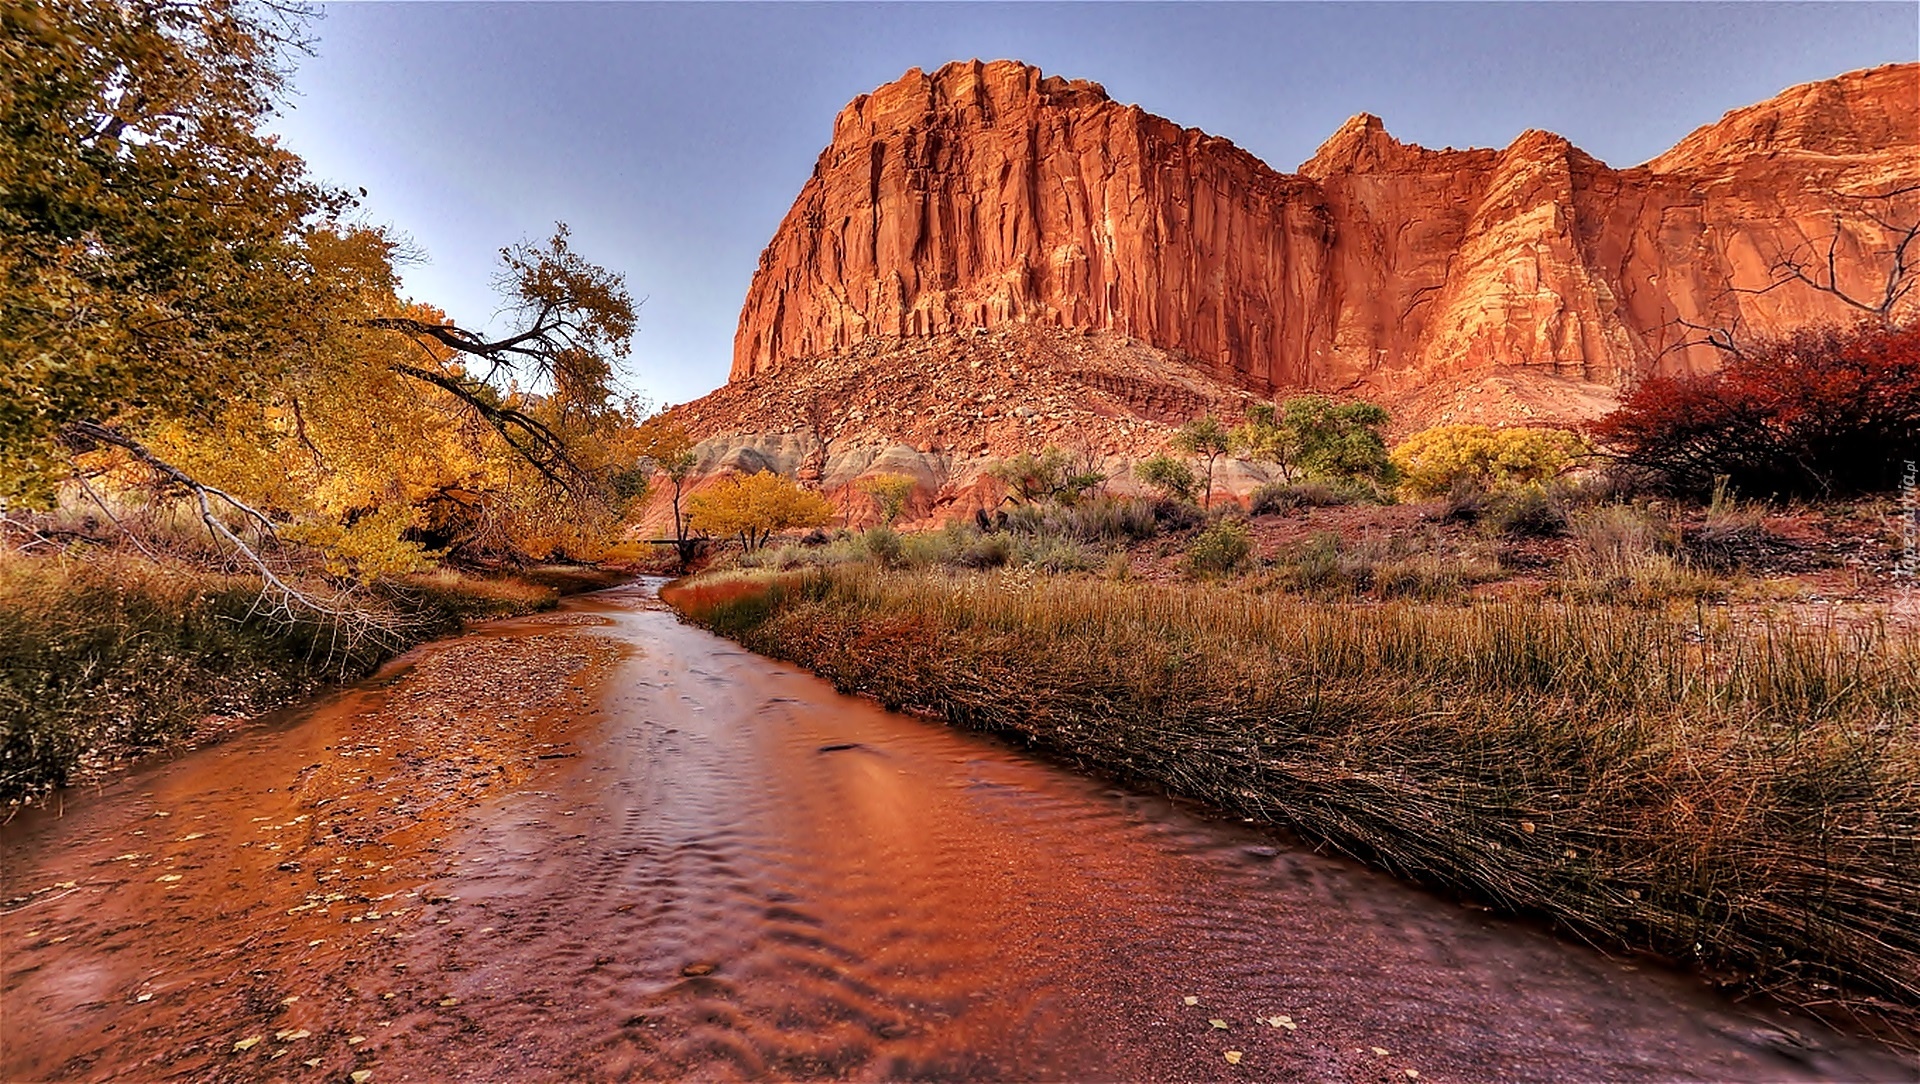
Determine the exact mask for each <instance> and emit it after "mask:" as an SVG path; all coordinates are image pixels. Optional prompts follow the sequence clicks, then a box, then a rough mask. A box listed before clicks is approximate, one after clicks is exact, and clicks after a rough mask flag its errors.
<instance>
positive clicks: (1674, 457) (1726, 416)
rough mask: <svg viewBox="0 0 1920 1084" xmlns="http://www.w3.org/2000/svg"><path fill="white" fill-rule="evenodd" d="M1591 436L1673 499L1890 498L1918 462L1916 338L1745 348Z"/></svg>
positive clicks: (1630, 407) (1814, 337) (1804, 338)
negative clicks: (1725, 495) (1719, 494)
mask: <svg viewBox="0 0 1920 1084" xmlns="http://www.w3.org/2000/svg"><path fill="white" fill-rule="evenodd" d="M1594 433H1595V435H1596V436H1598V437H1599V438H1600V439H1601V440H1602V441H1604V442H1606V443H1607V444H1610V445H1612V446H1614V447H1615V448H1616V449H1617V450H1618V452H1619V454H1620V455H1621V456H1622V457H1623V458H1624V460H1625V461H1626V462H1628V463H1630V464H1633V465H1635V466H1639V467H1643V468H1645V469H1647V470H1649V471H1651V472H1653V473H1655V474H1656V475H1658V476H1659V477H1660V478H1661V479H1662V480H1663V481H1664V483H1665V484H1666V485H1667V486H1668V487H1669V488H1670V489H1672V490H1674V491H1676V492H1685V493H1691V494H1695V495H1699V496H1705V495H1706V494H1708V493H1709V492H1711V491H1712V489H1713V486H1714V484H1715V482H1716V480H1717V479H1719V478H1721V477H1724V478H1725V479H1726V480H1727V482H1728V483H1729V484H1731V485H1732V487H1733V488H1734V489H1735V490H1737V491H1739V492H1741V493H1746V494H1749V495H1753V496H1790V495H1802V496H1820V497H1825V496H1832V495H1842V494H1853V493H1872V492H1885V491H1889V490H1892V489H1893V488H1894V487H1895V486H1896V485H1897V484H1898V482H1899V474H1900V469H1901V464H1902V462H1903V461H1904V460H1908V459H1920V326H1916V327H1909V328H1900V329H1886V328H1877V327H1864V326H1863V327H1858V328H1854V329H1850V330H1843V329H1838V328H1821V329H1816V330H1808V331H1803V332H1801V333H1799V334H1797V335H1794V336H1791V337H1789V338H1785V339H1780V340H1775V341H1771V342H1764V343H1759V344H1756V345H1753V346H1749V347H1746V348H1744V349H1743V350H1742V351H1741V353H1740V354H1739V355H1738V356H1735V357H1733V358H1732V359H1731V360H1730V361H1728V362H1727V364H1726V366H1725V367H1724V368H1723V369H1721V370H1720V371H1719V372H1718V373H1714V374H1712V375H1709V376H1694V377H1656V378H1654V379H1651V380H1647V381H1645V382H1643V383H1642V384H1640V386H1639V387H1637V388H1635V389H1634V391H1633V393H1632V394H1631V395H1630V396H1628V398H1627V401H1626V402H1625V403H1624V404H1622V406H1621V407H1620V409H1619V410H1617V411H1615V412H1614V413H1612V414H1609V415H1607V416H1606V417H1605V418H1602V419H1601V420H1600V421H1599V422H1597V423H1595V425H1594Z"/></svg>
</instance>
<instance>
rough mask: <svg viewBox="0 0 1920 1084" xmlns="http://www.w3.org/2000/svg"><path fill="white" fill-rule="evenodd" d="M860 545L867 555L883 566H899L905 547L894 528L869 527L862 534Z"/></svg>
mask: <svg viewBox="0 0 1920 1084" xmlns="http://www.w3.org/2000/svg"><path fill="white" fill-rule="evenodd" d="M860 544H861V545H863V546H865V547H866V549H867V553H868V554H869V555H870V556H872V557H873V559H874V560H876V561H878V562H880V563H881V564H883V565H888V566H892V565H897V564H899V563H900V554H901V553H902V551H903V549H904V547H903V546H902V545H901V543H900V532H899V531H896V530H894V529H893V528H892V527H884V526H883V527H869V528H867V529H866V530H865V531H862V532H861V533H860Z"/></svg>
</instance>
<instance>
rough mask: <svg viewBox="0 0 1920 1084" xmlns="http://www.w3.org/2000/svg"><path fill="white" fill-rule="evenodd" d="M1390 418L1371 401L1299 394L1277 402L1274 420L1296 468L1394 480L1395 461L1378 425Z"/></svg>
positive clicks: (1339, 476) (1328, 474) (1310, 472)
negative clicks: (1282, 401) (1276, 413)
mask: <svg viewBox="0 0 1920 1084" xmlns="http://www.w3.org/2000/svg"><path fill="white" fill-rule="evenodd" d="M1389 420H1391V416H1390V415H1388V413H1387V412H1386V410H1385V409H1383V408H1381V407H1378V406H1375V405H1374V404H1372V403H1367V402H1360V401H1353V402H1340V401H1338V400H1336V399H1332V398H1329V397H1328V396H1324V395H1300V396H1295V397H1293V398H1291V399H1288V400H1287V401H1286V402H1284V403H1281V404H1280V408H1279V411H1278V418H1277V419H1276V421H1275V423H1274V424H1275V427H1276V428H1277V429H1279V430H1280V432H1281V433H1282V434H1283V436H1282V438H1281V446H1283V447H1284V448H1285V449H1286V450H1287V452H1288V454H1289V455H1290V456H1291V467H1292V469H1293V470H1294V471H1297V472H1299V473H1301V474H1308V475H1319V476H1321V477H1324V478H1334V479H1342V478H1344V479H1365V480H1369V481H1377V482H1386V481H1391V480H1392V477H1393V463H1392V461H1391V460H1390V459H1389V458H1388V455H1387V441H1386V437H1385V436H1384V435H1383V434H1382V432H1381V430H1383V429H1384V428H1386V425H1387V422H1388V421H1389ZM1289 480H1291V476H1289Z"/></svg>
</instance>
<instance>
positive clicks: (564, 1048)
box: [0, 589, 1914, 1084]
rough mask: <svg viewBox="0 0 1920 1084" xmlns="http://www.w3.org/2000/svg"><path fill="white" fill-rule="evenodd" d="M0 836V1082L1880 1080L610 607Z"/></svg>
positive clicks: (1703, 1005)
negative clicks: (365, 1075)
mask: <svg viewBox="0 0 1920 1084" xmlns="http://www.w3.org/2000/svg"><path fill="white" fill-rule="evenodd" d="M595 619H601V620H604V621H605V622H607V623H605V624H602V623H599V622H598V621H596V620H595ZM583 622H589V623H583ZM616 644H617V645H618V646H619V648H620V649H621V651H622V652H623V654H621V655H620V657H619V658H618V660H617V661H615V651H614V645H616ZM0 831H3V832H4V834H0V841H4V844H5V846H6V849H7V863H6V870H5V874H4V884H3V886H0V887H3V889H4V892H3V893H0V894H3V895H4V897H5V898H7V899H8V900H10V901H11V902H9V903H7V904H6V905H5V907H6V911H5V913H4V916H0V936H4V942H3V944H4V948H5V954H6V958H5V964H4V967H5V971H4V988H0V997H4V1008H5V1015H4V1022H3V1024H0V1026H3V1027H4V1037H5V1043H6V1045H5V1050H4V1054H0V1077H5V1078H6V1079H38V1078H53V1077H61V1078H79V1079H88V1078H100V1077H106V1076H109V1075H113V1074H115V1073H119V1074H122V1075H124V1076H126V1077H127V1078H130V1079H160V1078H167V1077H177V1078H179V1079H193V1080H204V1079H246V1080H252V1079H282V1078H284V1079H289V1080H300V1079H314V1080H322V1079H325V1080H333V1079H343V1078H344V1076H345V1074H347V1073H348V1072H351V1071H354V1070H368V1071H371V1072H373V1074H374V1075H373V1076H372V1077H371V1080H372V1081H373V1082H375V1084H386V1082H388V1081H395V1080H446V1079H499V1080H509V1079H560V1078H589V1079H607V1078H622V1077H625V1078H633V1079H658V1078H667V1077H681V1076H693V1077H698V1078H702V1079H707V1078H733V1077H773V1078H796V1077H823V1076H824V1077H859V1078H877V1079H893V1078H961V1077H969V1078H991V1079H1070V1080H1088V1079H1129V1080H1133V1079H1162V1078H1164V1079H1216V1078H1226V1077H1242V1076H1246V1077H1253V1078H1263V1079H1295V1078H1310V1079H1334V1080H1348V1079H1352V1080H1387V1079H1394V1080H1410V1079H1416V1078H1415V1077H1413V1076H1412V1075H1411V1074H1410V1073H1409V1070H1411V1072H1412V1073H1417V1074H1418V1077H1417V1079H1420V1080H1449V1079H1463V1080H1488V1079H1501V1080H1521V1079H1538V1080H1549V1079H1551V1080H1564V1079H1610V1080H1634V1079H1643V1080H1673V1079H1709V1080H1728V1079H1737V1080H1754V1079H1768V1080H1777V1079H1810V1078H1842V1079H1857V1078H1863V1077H1876V1078H1884V1079H1907V1078H1911V1077H1912V1076H1913V1073H1914V1070H1913V1067H1912V1066H1910V1065H1905V1066H1903V1065H1902V1064H1900V1063H1899V1062H1897V1061H1895V1060H1893V1059H1892V1058H1891V1057H1889V1056H1887V1055H1884V1054H1880V1053H1877V1052H1875V1051H1874V1050H1872V1049H1869V1048H1867V1047H1865V1046H1864V1045H1861V1044H1859V1043H1856V1042H1853V1041H1850V1040H1847V1039H1843V1038H1841V1037H1837V1036H1834V1035H1831V1034H1828V1033H1825V1032H1822V1031H1819V1030H1818V1029H1817V1028H1815V1027H1813V1026H1811V1025H1808V1024H1806V1023H1804V1022H1795V1023H1783V1022H1782V1021H1780V1020H1777V1019H1769V1018H1765V1017H1762V1016H1761V1015H1759V1014H1757V1013H1755V1012H1750V1011H1747V1010H1743V1009H1741V1008H1739V1007H1736V1006H1732V1005H1730V1004H1728V1003H1726V1002H1724V1001H1722V1000H1719V999H1717V998H1715V997H1713V996H1711V995H1710V994H1708V993H1707V992H1705V991H1703V990H1701V989H1700V988H1699V987H1698V986H1697V985H1695V984H1694V983H1692V982H1690V981H1689V980H1686V979H1683V978H1681V977H1678V976H1675V975H1672V974H1669V973H1666V972H1664V971H1661V970H1659V969H1656V968H1652V967H1644V966H1643V967H1636V966H1635V965H1633V964H1632V963H1630V962H1623V961H1614V960H1608V959H1605V958H1603V957H1600V956H1597V955H1594V954H1592V953H1589V952H1586V951H1584V950H1581V949H1579V948H1576V947H1573V946H1569V945H1566V944H1562V943H1559V942H1556V941H1554V940H1552V939H1550V938H1547V937H1545V936H1543V935H1541V934H1539V933H1538V932H1536V931H1533V930H1530V929H1527V928H1523V927H1516V926H1512V925H1509V924H1505V923H1501V922H1497V921H1491V920H1488V919H1486V918H1485V917H1484V916H1481V915H1479V914H1477V913H1476V912H1473V911H1471V910H1465V909H1461V908H1458V907H1455V906H1452V905H1450V904H1447V903H1444V902H1441V901H1437V900H1435V899H1433V898H1431V897H1428V896H1426V895H1424V894H1422V893H1419V892H1417V891H1414V890H1411V889H1409V888H1407V887H1405V886H1402V885H1400V884H1398V883H1396V882H1393V881H1392V880H1390V879H1388V878H1385V877H1383V876H1380V875H1377V874H1374V873H1371V872H1369V871H1366V870H1363V869H1360V868H1358V867H1355V866H1353V865H1351V864H1349V863H1346V862H1344V861H1340V860H1336V859H1331V858H1327V857H1323V856H1319V855H1315V854H1313V853H1311V852H1309V851H1305V850H1302V849H1300V848H1298V847H1295V846H1292V845H1290V844H1288V843H1287V842H1285V841H1284V840H1277V839H1275V838H1273V837H1272V836H1271V835H1264V834H1261V833H1259V832H1256V831H1254V830H1252V829H1249V828H1242V827H1240V826H1236V825H1228V824H1221V823H1219V822H1215V821H1209V820H1206V819H1204V818H1202V817H1200V816H1197V815H1196V814H1194V813H1192V812H1190V811H1188V810H1186V809H1183V808H1181V807H1179V806H1177V805H1175V804H1172V803H1169V802H1167V801H1165V800H1162V799H1159V798H1154V797H1150V796H1145V795H1141V794H1138V793H1134V792H1131V791H1125V790H1118V789H1114V788H1113V787H1112V786H1111V785H1109V784H1105V783H1102V782H1100V781H1098V780H1094V779H1089V778H1085V777H1082V776H1078V775H1075V774H1072V773H1069V772H1066V771H1064V770H1062V769H1060V768H1058V767H1055V766H1052V765H1049V764H1045V763H1041V762H1038V761H1035V760H1032V759H1030V758H1027V757H1025V756H1023V755H1021V754H1019V753H1017V752H1015V751H1012V750H1009V749H1008V748H1006V747H1004V746H1002V745H1000V744H997V743H995V742H993V741H991V740H988V739H985V738H982V737H979V736H976V735H971V734H966V733H962V732H956V731H952V730H948V729H946V728H944V727H941V726H939V725H937V724H930V723H927V722H924V721H921V720H917V719H912V718H907V717H904V716H900V715H894V714H889V713H887V712H884V711H881V710H880V709H879V708H877V707H875V706H873V705H872V704H869V703H866V702H864V701H860V700H855V699H850V698H846V697H842V696H838V695H836V694H835V693H833V692H832V690H831V689H829V688H828V687H826V686H825V685H824V684H823V683H821V682H820V681H818V680H817V679H815V678H813V677H811V676H808V675H806V674H804V673H801V672H799V671H796V670H794V669H792V668H790V667H786V666H783V665H780V664H777V663H773V662H770V661H768V660H765V659H761V658H758V657H756V656H753V655H751V654H748V653H745V652H743V651H741V650H740V649H739V648H737V647H735V646H734V645H731V644H729V643H726V642H725V641H721V640H718V639H715V638H713V637H711V636H709V635H707V634H705V633H702V632H699V631H697V630H694V629H690V628H686V627H684V626H681V625H679V624H678V623H677V622H676V620H675V619H674V618H673V616H672V615H671V614H669V613H666V612H664V611H662V610H660V609H659V608H658V605H657V603H654V602H653V601H652V600H651V597H650V595H649V593H648V592H647V591H645V590H642V589H629V590H624V591H616V592H606V593H602V594H599V595H595V596H589V597H586V598H582V599H576V600H573V601H572V602H571V603H570V604H569V608H568V611H567V615H565V616H563V617H561V618H559V619H557V620H556V619H554V618H547V619H527V620H522V621H516V622H507V623H503V624H502V625H499V626H495V627H494V628H492V629H490V630H488V632H487V633H486V634H484V635H480V636H470V637H467V638H464V639H461V640H458V641H451V642H449V643H446V644H441V645H434V646H432V647H430V648H427V649H424V650H423V651H421V652H418V653H416V654H415V655H414V656H413V657H411V658H410V660H408V661H407V663H406V664H405V665H403V666H402V667H400V668H397V669H395V670H394V671H393V672H392V673H391V674H389V675H388V676H387V677H386V678H385V679H383V680H381V681H378V682H373V683H369V685H367V686H366V687H364V688H361V689H358V690H353V691H349V692H347V693H344V694H342V695H340V696H338V697H335V698H333V699H331V700H330V701H328V702H326V703H323V704H321V705H320V706H318V707H316V708H313V709H311V710H308V711H306V712H304V713H302V714H300V715H299V716H298V717H294V718H289V719H287V720H284V721H282V722H280V723H277V724H275V725H272V726H269V727H267V728H263V729H262V730H260V731H258V732H256V733H255V734H253V735H252V736H250V737H248V738H245V739H242V740H239V741H236V742H233V743H230V744H228V745H225V746H222V747H218V748H214V749H208V750H203V751H200V752H198V753H195V754H191V755H189V756H187V757H184V758H182V759H181V760H179V761H178V762H176V763H173V764H168V765H164V766H160V767H157V768H154V769H150V770H148V771H145V772H143V773H140V774H138V775H135V776H133V777H131V778H129V779H127V780H125V781H123V782H122V783H120V784H117V785H116V786H114V787H113V788H110V789H109V790H108V791H107V792H106V793H104V794H101V795H98V796H94V797H89V796H84V795H83V796H73V797H70V798H69V800H68V803H67V807H66V812H65V816H64V817H63V818H59V819H56V818H54V817H53V816H52V815H51V814H36V815H33V816H28V817H24V818H21V819H20V820H19V821H17V822H16V823H14V824H13V825H10V826H8V827H7V828H5V829H4V830H0ZM1216 1020H1217V1021H1219V1022H1221V1023H1223V1024H1225V1025H1226V1026H1225V1027H1224V1028H1222V1027H1217V1026H1215V1025H1214V1024H1213V1023H1210V1021H1216ZM256 1037H257V1039H258V1041H257V1042H250V1041H249V1040H252V1039H255V1038H256ZM236 1047H238V1049H236ZM1229 1052H1234V1053H1235V1054H1236V1055H1237V1061H1235V1062H1230V1061H1229V1059H1228V1053H1229Z"/></svg>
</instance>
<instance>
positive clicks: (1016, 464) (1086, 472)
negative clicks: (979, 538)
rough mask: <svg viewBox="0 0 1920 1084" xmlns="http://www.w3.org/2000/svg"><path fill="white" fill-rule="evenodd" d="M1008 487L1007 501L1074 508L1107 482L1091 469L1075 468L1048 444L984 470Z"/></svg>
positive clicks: (1105, 478) (1085, 466) (1057, 449)
mask: <svg viewBox="0 0 1920 1084" xmlns="http://www.w3.org/2000/svg"><path fill="white" fill-rule="evenodd" d="M987 473H988V474H989V475H990V476H992V477H994V478H997V479H999V480H1000V482H1001V483H1002V484H1004V485H1005V486H1006V487H1007V490H1008V497H1009V498H1010V499H1013V500H1015V501H1018V502H1020V503H1023V504H1033V503H1037V502H1040V501H1048V500H1051V501H1057V502H1059V503H1061V504H1073V503H1074V502H1076V501H1078V500H1079V499H1080V498H1081V496H1082V495H1084V494H1085V493H1086V492H1087V491H1088V490H1090V489H1092V488H1093V487H1095V486H1097V485H1099V484H1100V483H1102V482H1104V481H1106V480H1107V476H1106V475H1104V474H1101V473H1099V472H1098V471H1096V470H1093V469H1092V468H1091V466H1088V465H1081V464H1076V463H1075V462H1074V459H1073V457H1072V456H1071V455H1069V454H1067V452H1065V451H1063V450H1062V449H1060V448H1057V447H1055V446H1053V445H1051V444H1049V445H1048V446H1046V447H1045V448H1042V449H1041V450H1040V451H1039V453H1038V454H1035V453H1033V452H1022V453H1020V454H1019V455H1016V456H1014V457H1013V458H1011V459H1004V460H1001V461H1000V462H998V463H995V464H994V465H993V466H991V467H989V468H988V469H987Z"/></svg>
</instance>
